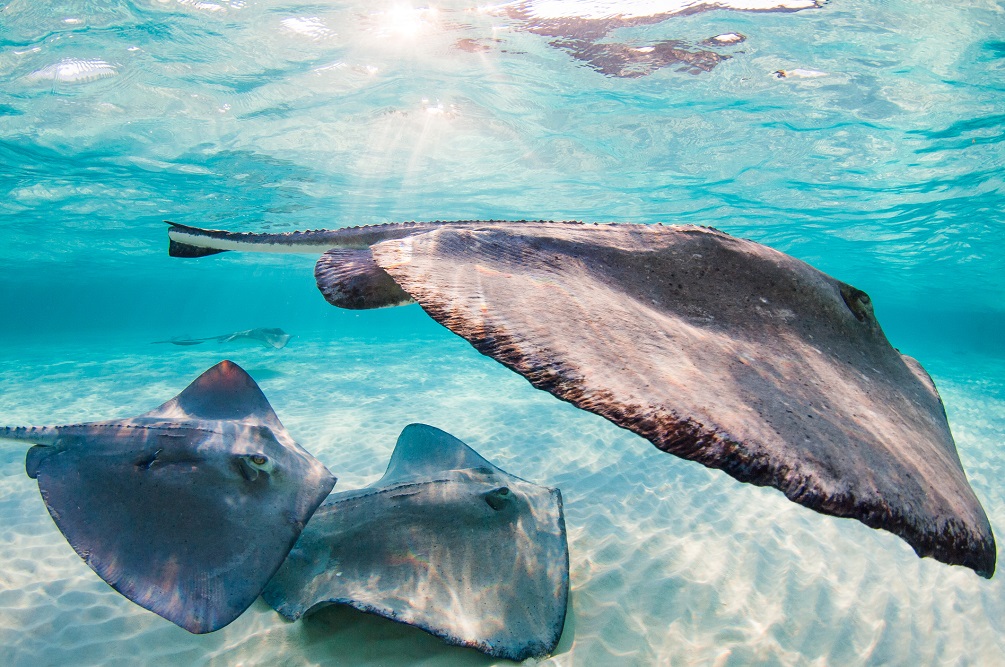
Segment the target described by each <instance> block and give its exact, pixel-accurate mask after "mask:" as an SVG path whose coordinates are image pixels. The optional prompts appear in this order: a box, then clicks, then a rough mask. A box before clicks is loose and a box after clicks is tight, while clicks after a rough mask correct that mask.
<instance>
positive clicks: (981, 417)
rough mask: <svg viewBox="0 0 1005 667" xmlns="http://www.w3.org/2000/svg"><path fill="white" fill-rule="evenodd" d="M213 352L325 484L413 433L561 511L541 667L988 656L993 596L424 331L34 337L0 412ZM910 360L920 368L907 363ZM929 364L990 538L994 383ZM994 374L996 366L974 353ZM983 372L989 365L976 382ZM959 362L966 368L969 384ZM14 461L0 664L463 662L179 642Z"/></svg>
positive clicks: (263, 643) (993, 640)
mask: <svg viewBox="0 0 1005 667" xmlns="http://www.w3.org/2000/svg"><path fill="white" fill-rule="evenodd" d="M224 356H226V357H229V358H231V359H233V360H234V361H236V362H238V363H239V364H241V365H242V366H243V367H244V368H246V369H247V370H248V371H249V372H251V374H252V375H253V376H255V377H256V378H257V379H258V380H259V382H260V384H261V386H262V389H263V390H264V391H265V393H266V395H267V396H268V397H269V399H270V401H271V402H272V404H273V406H274V408H275V409H276V412H277V413H278V414H279V416H280V418H281V419H282V421H283V422H284V424H285V425H286V426H287V428H288V429H289V430H290V432H291V433H292V434H293V436H294V437H295V438H296V439H297V440H298V441H299V442H300V443H301V444H302V445H304V446H305V447H306V448H307V449H309V450H310V451H312V452H313V453H314V454H315V455H316V456H317V457H318V458H319V459H321V460H322V461H323V462H324V463H325V464H326V465H327V466H328V467H329V468H330V469H331V470H332V472H333V473H335V474H336V475H337V476H338V477H339V483H338V485H337V486H336V489H337V490H346V489H350V488H355V487H358V486H361V485H364V484H368V483H370V482H371V481H374V480H375V479H376V478H377V477H379V476H380V474H382V473H383V470H384V467H385V466H386V464H387V461H388V458H389V456H390V453H391V450H392V448H393V445H394V442H395V439H396V437H397V435H398V433H399V431H400V430H401V428H402V427H404V426H405V425H406V424H408V423H410V422H413V421H423V422H426V423H429V424H432V425H434V426H438V427H441V428H444V429H446V430H448V431H450V432H451V433H453V434H454V435H456V436H458V437H460V438H461V439H463V440H465V441H466V442H468V443H469V444H470V445H471V446H473V447H474V448H475V449H476V450H478V451H479V452H480V453H482V454H483V455H484V456H486V457H487V458H488V459H490V460H492V461H493V462H494V463H496V464H498V465H499V466H500V467H502V468H503V469H505V470H507V471H509V472H511V473H513V474H516V475H519V476H521V477H524V478H526V479H529V480H532V481H534V482H537V483H540V484H546V485H549V486H558V487H559V488H561V490H562V493H563V495H564V498H565V511H566V521H567V524H568V530H569V546H570V551H571V558H572V560H571V581H572V598H571V606H570V611H569V617H568V620H567V624H566V632H565V634H564V636H563V637H562V641H561V643H560V644H559V648H558V650H557V652H556V654H555V655H554V656H553V657H552V658H550V659H549V660H546V661H543V662H544V663H545V664H554V665H607V664H619V665H632V664H638V665H651V664H718V665H727V664H737V665H739V664H750V663H759V664H782V665H805V664H815V665H824V664H828V665H853V664H878V663H896V664H912V665H913V664H947V663H953V664H982V665H990V664H1001V663H1002V662H1003V661H1005V588H1003V584H1002V581H1003V579H1002V577H1001V575H999V576H997V577H996V578H994V579H992V580H991V581H986V580H983V579H980V578H979V577H977V576H975V575H974V574H973V573H971V572H970V571H969V570H965V569H962V568H955V567H948V566H945V565H941V564H938V563H936V562H934V561H930V560H920V559H918V558H917V557H916V556H915V555H914V553H913V552H912V551H911V549H910V548H909V547H908V546H907V545H906V544H904V543H903V542H901V541H900V540H898V539H897V538H895V537H893V536H892V535H890V534H887V533H881V532H878V531H873V530H870V529H868V528H866V527H865V526H863V525H861V524H859V523H858V522H855V521H851V520H838V519H832V518H830V517H824V516H821V515H818V514H815V513H813V512H811V511H809V510H806V509H803V508H801V507H798V506H796V505H794V504H792V503H789V502H788V501H786V500H785V499H784V498H783V497H782V495H781V494H780V493H778V492H776V491H771V490H765V489H759V488H755V487H751V486H747V485H741V484H739V483H736V482H734V481H733V480H732V479H730V478H729V477H727V476H726V475H724V474H722V473H720V472H714V471H710V470H706V469H705V468H702V467H701V466H699V465H697V464H694V463H689V462H685V461H682V460H679V459H676V458H674V457H671V456H668V455H666V454H662V453H660V452H658V451H657V450H656V449H655V448H653V447H652V446H651V445H649V444H648V443H647V442H645V441H643V440H642V439H640V438H638V437H636V436H633V435H631V434H629V433H627V432H625V431H622V430H620V429H618V428H616V427H614V426H613V425H611V424H609V423H607V422H606V421H604V420H603V419H601V418H599V417H596V416H594V415H590V414H587V413H584V412H581V411H579V410H576V409H574V408H572V407H571V406H569V405H566V404H564V403H561V402H560V401H558V400H556V399H554V398H553V397H551V396H550V395H547V394H545V393H543V392H539V391H536V390H534V389H532V388H531V387H530V385H529V384H527V383H526V382H525V381H524V380H523V379H521V378H519V377H518V376H516V375H514V374H512V373H510V372H509V371H506V370H505V369H503V368H502V367H501V366H499V365H498V364H496V363H495V362H492V361H490V360H488V359H487V358H484V357H481V356H480V355H478V354H477V353H476V352H475V351H474V350H472V349H471V348H470V347H469V346H468V345H467V344H466V343H464V342H463V341H461V340H460V339H457V338H455V337H453V336H451V335H449V334H447V333H446V332H442V335H439V336H433V337H432V339H430V340H419V341H415V342H408V343H406V342H387V341H383V342H382V341H379V340H338V339H337V338H335V337H328V338H325V339H322V338H316V339H311V338H309V337H308V338H297V339H294V341H293V342H292V343H291V344H290V345H289V346H288V347H287V348H286V349H284V350H280V351H270V350H265V349H259V348H247V347H233V348H231V347H225V346H218V345H215V344H214V345H213V346H201V347H193V348H177V349H169V350H165V349H164V348H163V346H152V345H149V343H148V341H146V340H123V341H118V342H116V344H115V345H110V344H105V345H101V346H98V345H86V346H85V345H77V346H70V345H62V346H55V345H53V346H38V347H35V348H27V349H25V348H21V349H18V350H17V355H16V358H15V356H13V355H11V354H6V355H4V356H3V357H0V396H2V397H3V400H2V401H0V422H2V423H5V424H30V423H36V424H43V423H44V424H53V423H69V422H75V421H90V420H96V419H108V418H114V417H123V416H129V415H133V414H136V413H138V412H142V411H145V410H148V409H150V408H152V407H154V406H155V405H157V404H159V403H160V402H162V401H164V400H166V399H168V398H170V397H171V396H173V395H174V394H175V393H177V392H178V391H179V390H180V389H181V388H183V387H184V386H185V385H186V384H187V383H188V382H189V381H190V380H192V379H193V378H194V377H195V376H196V375H197V374H198V373H199V372H201V371H203V370H205V369H206V368H208V367H209V366H210V365H212V364H213V363H216V362H217V361H219V360H220V359H221V358H223V357H224ZM922 360H923V361H926V362H927V360H925V359H922ZM970 363H971V366H967V365H965V364H963V363H957V362H956V361H955V360H951V359H940V360H936V363H934V364H932V363H928V364H927V365H928V366H929V370H931V371H932V372H933V375H934V376H935V379H936V382H937V383H938V384H939V387H940V389H941V390H942V393H943V397H944V399H945V401H946V404H947V409H948V412H949V417H950V421H951V423H952V426H953V430H954V433H955V435H956V438H957V443H958V446H959V449H960V453H961V456H962V458H963V462H964V466H965V468H966V470H967V472H968V474H969V476H970V478H971V480H972V482H973V485H974V487H975V489H976V491H977V494H978V496H979V497H980V498H981V500H982V501H983V503H984V505H985V508H986V509H987V511H988V514H989V516H990V518H991V522H992V525H993V527H994V528H995V529H996V532H998V534H999V536H1002V535H1005V493H1003V491H1002V489H1001V485H1000V483H999V480H1000V479H1001V477H1002V473H1003V472H1005V455H1003V453H1002V452H1001V451H1000V444H1001V443H1002V441H1003V433H1005V400H1003V392H1002V388H1001V386H1000V384H995V383H993V382H989V381H984V380H980V379H976V378H980V377H982V376H984V377H997V378H1000V377H1001V376H1002V373H1001V372H1000V371H1001V370H1002V369H1001V368H998V369H997V370H998V371H999V372H997V374H994V373H988V372H983V373H982V372H981V371H982V369H983V371H987V368H988V367H986V366H984V367H978V366H975V365H973V363H974V362H973V361H970ZM995 363H997V364H998V365H999V366H1000V365H1001V363H1000V362H995ZM992 370H993V369H992ZM971 371H972V375H971ZM23 460H24V450H23V449H22V448H21V447H19V446H18V445H16V444H12V443H4V444H3V446H2V449H0V516H2V517H3V521H2V523H0V526H2V527H0V537H2V539H0V664H4V665H12V666H13V665H30V666H31V667H38V666H40V665H56V664H74V665H82V664H97V663H102V664H129V665H135V664H151V665H153V664H156V665H164V664H179V665H192V664H208V665H233V664H243V665H302V664H372V665H414V664H427V665H461V664H465V665H466V664H473V665H480V664H491V663H492V662H493V660H491V659H489V658H486V657H484V656H482V655H481V654H479V653H477V652H475V651H472V650H470V649H462V648H456V647H450V646H446V645H444V644H442V643H441V642H440V641H439V640H437V639H435V638H433V637H431V636H429V635H426V634H425V633H423V632H421V631H419V630H415V629H414V628H409V627H405V626H401V625H398V624H395V623H393V622H391V621H387V620H384V619H378V618H373V617H369V616H367V615H365V614H361V613H358V612H355V611H351V610H346V609H328V610H325V611H323V612H321V613H319V614H317V615H315V616H314V617H312V618H310V619H308V620H307V621H306V622H297V623H288V622H286V621H284V620H283V619H282V618H281V617H280V616H279V615H278V614H276V613H274V612H273V611H272V610H271V609H269V608H268V607H267V606H266V605H265V604H264V603H263V602H262V601H261V600H259V601H258V602H256V603H255V604H254V605H253V606H252V608H251V609H249V610H248V611H247V612H246V613H245V614H244V615H243V616H242V617H241V618H240V619H238V620H237V621H236V622H234V623H233V624H232V625H230V626H229V627H227V628H225V629H223V630H221V631H219V632H216V633H213V634H210V635H203V636H195V635H190V634H188V633H187V632H185V631H183V630H181V629H179V628H176V627H175V626H174V625H172V624H171V623H169V622H167V621H165V620H163V619H161V618H160V617H158V616H155V615H154V614H152V613H150V612H147V611H145V610H143V609H141V608H140V607H138V606H136V605H134V604H132V603H130V602H129V601H127V600H126V599H125V598H122V597H121V596H119V595H118V594H117V593H116V592H114V591H113V590H112V589H111V588H109V587H108V586H107V585H106V584H104V583H103V582H102V581H101V580H100V579H98V577H97V576H96V575H95V574H93V573H92V572H91V571H90V570H89V569H88V568H87V567H86V566H85V565H84V563H83V562H82V561H81V560H80V559H79V558H78V557H77V556H76V555H75V554H74V553H73V551H72V549H71V548H70V547H69V546H68V545H67V544H66V542H65V541H64V540H63V538H62V536H61V535H60V534H59V532H58V531H57V530H56V528H55V525H54V524H53V522H52V520H51V519H50V518H49V515H48V513H47V512H46V510H45V506H44V504H43V503H42V501H41V499H40V497H39V495H38V490H37V486H36V484H35V483H34V481H33V480H31V479H29V478H28V477H27V476H26V475H25V474H24V467H23Z"/></svg>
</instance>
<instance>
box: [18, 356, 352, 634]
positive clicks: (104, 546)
mask: <svg viewBox="0 0 1005 667" xmlns="http://www.w3.org/2000/svg"><path fill="white" fill-rule="evenodd" d="M0 438H4V439H12V440H19V441H25V442H29V443H35V444H34V446H33V447H31V448H30V449H29V450H28V454H27V457H26V462H25V469H26V471H27V473H28V476H29V477H32V478H34V479H36V480H38V488H39V491H40V493H41V494H42V499H43V500H44V501H45V505H46V507H47V508H48V510H49V513H50V514H51V515H52V519H53V521H55V523H56V526H57V527H58V528H59V530H60V531H61V532H62V533H63V535H64V536H65V537H66V540H67V541H68V542H69V543H70V546H72V547H73V549H74V550H75V551H76V552H77V554H79V555H80V557H81V558H83V559H84V561H85V562H86V563H87V565H88V566H90V567H91V569H93V570H94V571H95V572H96V573H97V574H98V576H100V577H101V578H102V579H104V580H105V581H106V582H107V583H108V584H109V585H111V586H112V587H113V588H115V589H116V590H117V591H119V592H120V593H122V594H123V595H124V596H126V597H127V598H129V599H130V600H132V601H133V602H135V603H137V604H138V605H140V606H142V607H144V608H146V609H149V610H150V611H153V612H155V613H157V614H159V615H161V616H163V617H164V618H166V619H168V620H169V621H171V622H173V623H175V624H177V625H179V626H181V627H182V628H185V629H186V630H188V631H190V632H194V633H204V632H212V631H213V630H217V629H219V628H221V627H223V626H225V625H227V624H228V623H230V622H231V621H233V620H234V619H235V618H237V617H238V616H240V615H241V613H242V612H243V611H244V610H245V609H247V608H248V607H249V606H250V605H251V603H252V602H254V601H255V599H256V598H257V597H258V596H259V595H260V594H261V592H262V589H263V588H264V587H265V584H266V583H268V581H269V579H270V578H271V577H272V575H273V574H274V573H275V571H276V570H277V569H278V568H279V566H280V565H281V564H282V562H283V560H284V559H285V558H286V555H287V554H288V553H289V551H290V549H291V548H292V547H293V545H294V543H295V542H296V540H297V538H298V537H299V535H300V532H301V530H302V529H303V527H304V525H305V524H306V523H307V520H308V519H309V518H310V517H311V515H312V514H313V513H314V510H315V509H316V508H317V507H318V505H320V504H321V502H322V501H323V500H324V499H325V497H326V496H328V494H329V493H330V492H331V490H332V487H333V486H334V484H335V478H334V477H332V475H331V473H329V472H328V470H327V469H326V468H325V467H324V466H323V465H322V464H321V463H320V462H319V461H318V460H317V459H315V458H314V457H313V456H311V455H310V454H309V453H308V452H307V451H306V450H304V449H303V448H302V447H300V445H298V444H297V443H296V442H294V440H293V438H292V437H290V434H289V433H288V432H287V431H286V429H285V428H284V427H283V425H282V423H280V421H279V418H278V417H277V416H276V414H275V412H273V411H272V407H271V406H270V405H269V402H268V400H267V399H266V398H265V396H264V395H263V394H262V392H261V390H260V389H259V388H258V385H256V384H255V381H254V380H252V379H251V377H250V376H248V374H247V373H245V372H244V371H243V370H242V369H241V368H240V367H239V366H237V365H236V364H234V363H232V362H230V361H223V362H220V363H219V364H217V365H216V366H214V367H213V368H211V369H209V370H208V371H206V372H205V373H203V374H202V375H200V376H199V377H198V378H197V379H196V380H195V381H194V382H192V384H190V385H189V386H188V387H187V388H186V389H185V390H184V391H182V392H181V393H180V394H178V395H177V396H175V397H174V398H173V399H171V400H170V401H168V402H167V403H164V404H163V405H161V406H160V407H158V408H155V409H154V410H151V411H150V412H146V413H144V414H141V415H139V416H137V417H133V418H130V419H117V420H112V421H104V422H91V423H87V424H73V425H67V426H42V427H17V428H15V427H6V428H2V429H0Z"/></svg>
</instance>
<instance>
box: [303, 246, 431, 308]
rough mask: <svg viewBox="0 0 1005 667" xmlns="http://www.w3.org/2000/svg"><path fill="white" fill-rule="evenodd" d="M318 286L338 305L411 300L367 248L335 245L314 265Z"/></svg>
mask: <svg viewBox="0 0 1005 667" xmlns="http://www.w3.org/2000/svg"><path fill="white" fill-rule="evenodd" d="M314 278H315V280H316V281H317V285H318V289H319V290H321V294H323V295H324V297H325V299H326V300H327V301H328V303H330V304H332V305H333V306H338V307H339V308H348V309H350V310H366V309H370V308H388V307H392V306H402V305H405V304H409V303H414V302H415V301H414V299H412V297H410V296H409V295H408V294H407V293H406V292H405V290H403V289H401V287H400V286H399V285H398V283H396V282H394V279H393V278H391V276H389V275H388V274H387V272H386V271H384V269H382V268H380V267H379V266H377V264H376V262H374V261H373V255H371V254H370V250H369V248H362V249H354V248H335V249H331V250H328V251H326V252H325V253H324V254H323V255H321V258H320V259H318V261H317V264H316V265H315V266H314Z"/></svg>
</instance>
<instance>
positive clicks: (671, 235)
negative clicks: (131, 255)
mask: <svg viewBox="0 0 1005 667" xmlns="http://www.w3.org/2000/svg"><path fill="white" fill-rule="evenodd" d="M169 236H170V239H171V245H170V252H171V254H172V255H175V256H182V257H198V256H203V255H211V254H215V253H218V252H224V251H227V250H248V251H259V252H298V251H303V252H318V251H323V249H324V248H329V249H330V250H328V251H325V252H324V254H323V255H322V257H321V258H320V259H319V260H318V263H317V266H316V268H315V278H316V280H317V283H318V287H319V289H320V290H321V291H322V293H323V294H324V295H325V298H326V299H327V300H328V301H330V302H331V303H333V304H335V305H337V306H341V307H346V308H375V307H384V306H392V305H398V304H401V303H408V302H411V301H412V300H415V301H417V302H418V303H419V304H420V305H421V306H422V308H423V309H424V310H425V311H426V312H427V313H429V315H430V316H432V317H433V318H434V319H435V320H437V321H438V322H440V323H442V324H443V325H445V326H446V327H447V328H448V329H450V330H451V331H453V332H455V333H457V334H458V335H460V336H462V337H464V338H465V339H467V340H468V341H469V342H470V343H471V344H472V345H473V346H474V347H475V348H476V349H478V350H479V351H480V352H482V353H483V354H486V355H488V356H490V357H493V358H494V359H497V360H498V361H500V362H501V363H503V364H504V365H506V366H507V367H509V368H510V369H512V370H514V371H516V372H517V373H520V374H521V375H523V376H524V377H526V378H527V379H528V380H530V382H531V383H532V384H533V385H534V386H536V387H538V388H540V389H544V390H546V391H549V392H550V393H552V394H554V395H555V396H557V397H559V398H561V399H563V400H566V401H569V402H570V403H573V404H574V405H576V406H578V407H580V408H583V409H585V410H588V411H591V412H594V413H596V414H599V415H601V416H603V417H605V418H607V419H609V420H610V421H612V422H613V423H615V424H617V425H619V426H622V427H624V428H626V429H629V430H631V431H633V432H635V433H637V434H639V435H641V436H643V437H644V438H646V439H648V440H649V441H650V442H652V443H653V444H654V445H656V446H657V447H658V448H659V449H661V450H663V451H666V452H669V453H673V454H676V455H678V456H681V457H683V458H686V459H690V460H694V461H698V462H700V463H702V464H704V465H706V466H708V467H711V468H719V469H722V470H724V471H725V472H727V473H729V474H730V475H732V476H733V477H735V478H736V479H738V480H740V481H743V482H749V483H752V484H756V485H760V486H772V487H775V488H777V489H779V490H781V491H782V492H783V493H785V495H786V496H787V497H788V498H789V499H791V500H792V501H794V502H797V503H799V504H801V505H804V506H806V507H809V508H811V509H814V510H816V511H819V512H822V513H825V514H831V515H835V516H841V517H851V518H855V519H858V520H859V521H861V522H863V523H865V524H866V525H868V526H871V527H874V528H882V529H886V530H889V531H891V532H893V533H895V534H896V535H898V536H900V537H901V538H903V539H904V540H905V541H907V542H908V543H909V544H910V545H911V546H912V547H913V548H914V549H915V551H916V552H917V553H918V554H919V555H920V556H931V557H933V558H936V559H938V560H941V561H943V562H946V563H951V564H958V565H964V566H966V567H970V568H972V569H973V570H974V571H976V572H977V573H978V574H980V575H982V576H985V577H990V576H991V575H992V573H993V572H994V567H995V558H996V551H995V542H994V536H993V535H992V532H991V526H990V524H989V522H988V519H987V516H986V514H985V512H984V510H983V508H982V507H981V505H980V503H979V501H978V500H977V498H976V496H975V495H974V492H973V490H972V489H971V487H970V485H969V483H968V482H967V479H966V475H965V474H964V472H963V468H962V465H961V463H960V459H959V456H958V454H957V452H956V446H955V443H954V441H953V438H952V434H951V433H950V430H949V424H948V422H947V420H946V416H945V411H944V409H943V406H942V401H941V399H940V397H939V394H938V392H937V390H936V388H935V385H934V384H933V382H932V380H931V378H930V377H929V376H928V374H927V373H926V372H925V371H924V369H923V368H922V367H921V365H920V364H919V363H918V362H917V361H915V360H914V359H912V358H910V357H907V356H905V355H901V354H900V353H899V352H898V351H897V350H896V349H894V348H893V347H892V346H891V345H890V343H889V342H888V341H887V339H886V337H885V335H884V334H883V331H882V329H881V328H880V326H879V323H878V322H877V321H876V319H875V316H874V315H873V311H872V306H871V303H870V300H869V297H868V296H867V295H866V294H865V293H863V292H861V291H860V290H857V289H855V288H854V287H852V286H850V285H847V284H844V283H842V282H840V281H838V280H835V279H834V278H831V277H830V276H827V275H826V274H823V273H821V272H820V271H818V270H816V269H814V268H813V267H811V266H809V265H807V264H806V263H804V262H801V261H799V260H796V259H794V258H792V257H789V256H787V255H785V254H783V253H780V252H777V251H775V250H772V249H770V248H767V247H765V246H762V245H760V244H757V243H753V242H750V241H744V240H741V239H737V238H733V237H731V236H728V235H727V234H723V233H721V232H718V231H716V230H712V229H708V228H700V227H693V226H666V227H665V226H662V225H608V224H605V225H596V224H594V225H588V224H582V223H568V222H566V223H562V222H548V221H537V222H510V221H457V222H449V223H446V222H431V223H421V222H417V223H401V224H387V225H376V226H369V227H353V228H344V229H337V230H319V231H313V232H293V233H287V234H253V233H234V232H225V231H217V230H204V229H199V228H195V227H188V226H184V225H177V224H174V225H172V227H171V228H170V230H169Z"/></svg>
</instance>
